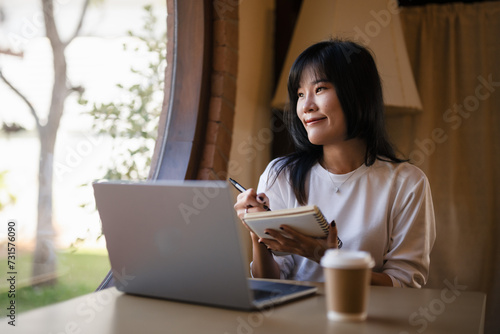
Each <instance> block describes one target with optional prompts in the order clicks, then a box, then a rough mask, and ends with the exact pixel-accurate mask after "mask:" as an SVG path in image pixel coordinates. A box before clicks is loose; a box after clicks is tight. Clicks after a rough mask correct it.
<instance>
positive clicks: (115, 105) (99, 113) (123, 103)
mask: <svg viewBox="0 0 500 334" xmlns="http://www.w3.org/2000/svg"><path fill="white" fill-rule="evenodd" d="M144 11H145V17H144V25H143V31H142V32H140V33H135V32H132V31H129V32H128V34H129V36H130V37H133V38H134V39H135V40H136V41H137V43H133V44H134V45H133V46H131V45H127V44H124V45H123V48H124V51H125V52H127V51H129V52H134V53H135V54H137V56H141V57H142V58H145V57H144V56H147V58H148V59H149V63H148V64H147V67H145V68H142V69H136V68H130V71H131V72H132V73H133V74H134V75H135V77H136V79H137V81H136V83H135V84H132V85H128V86H126V85H123V84H117V85H116V86H117V87H118V89H119V90H120V91H121V94H120V99H119V100H117V101H113V102H106V103H93V104H92V110H90V111H88V112H87V114H89V115H90V116H91V117H92V118H93V119H94V124H93V130H94V131H96V132H97V133H98V134H105V135H109V136H111V137H112V138H113V151H112V155H111V157H110V159H109V163H108V165H107V166H105V168H106V169H107V171H106V175H105V176H104V178H105V179H110V180H112V179H115V180H116V179H118V180H138V179H145V178H147V175H148V173H149V166H150V164H151V157H152V151H153V149H154V143H155V141H156V137H157V133H158V122H159V116H160V112H161V105H162V98H163V80H164V69H165V66H166V60H165V56H166V31H165V29H162V32H161V33H158V32H157V31H158V27H157V24H158V19H157V18H156V17H155V16H154V13H153V8H152V6H145V7H144ZM131 44H132V43H131ZM79 102H80V104H82V105H85V106H87V105H88V104H89V102H88V101H86V100H84V99H82V98H81V99H80V101H79Z"/></svg>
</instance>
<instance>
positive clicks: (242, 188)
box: [229, 178, 271, 211]
mask: <svg viewBox="0 0 500 334" xmlns="http://www.w3.org/2000/svg"><path fill="white" fill-rule="evenodd" d="M229 182H231V184H232V185H233V186H234V187H235V188H236V189H238V191H239V192H240V193H242V192H244V191H246V189H245V187H243V186H242V185H241V184H239V183H238V182H236V181H235V180H233V179H232V178H229ZM263 207H264V209H266V210H267V211H271V209H269V207H268V206H267V205H265V204H263Z"/></svg>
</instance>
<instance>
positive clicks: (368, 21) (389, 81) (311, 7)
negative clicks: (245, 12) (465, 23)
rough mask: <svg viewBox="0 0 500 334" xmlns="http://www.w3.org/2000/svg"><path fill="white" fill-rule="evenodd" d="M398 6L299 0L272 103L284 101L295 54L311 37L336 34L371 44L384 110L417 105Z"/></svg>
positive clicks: (376, 0)
mask: <svg viewBox="0 0 500 334" xmlns="http://www.w3.org/2000/svg"><path fill="white" fill-rule="evenodd" d="M399 10H400V9H399V7H398V3H397V1H396V0H389V1H388V0H304V1H303V3H302V7H301V10H300V13H299V17H298V20H297V24H296V25H295V30H294V33H293V37H292V40H291V43H290V46H289V49H288V53H287V56H286V59H285V63H284V66H283V69H282V72H281V75H280V78H279V81H278V86H277V87H276V92H275V95H274V98H273V100H272V102H271V104H272V106H273V107H274V108H278V109H283V108H284V106H285V104H286V103H287V101H288V93H287V81H288V73H289V70H290V68H291V67H292V64H293V62H294V61H295V59H296V58H297V56H298V55H299V54H300V53H301V52H302V51H303V50H305V49H306V48H307V47H308V46H310V45H312V44H314V43H317V42H320V41H322V40H327V39H329V38H332V37H333V38H335V37H338V38H345V39H349V40H353V41H356V42H358V43H360V44H361V45H364V46H366V47H368V48H369V49H371V50H372V52H373V54H374V56H375V62H376V64H377V68H378V71H379V73H380V77H381V79H382V89H383V94H384V104H385V107H386V112H387V113H389V114H397V113H414V112H418V111H421V110H422V103H421V102H420V97H419V95H418V92H417V88H416V85H415V80H414V78H413V73H412V71H411V67H410V62H409V59H408V53H407V51H406V46H405V41H404V37H403V31H402V28H401V21H400V18H399Z"/></svg>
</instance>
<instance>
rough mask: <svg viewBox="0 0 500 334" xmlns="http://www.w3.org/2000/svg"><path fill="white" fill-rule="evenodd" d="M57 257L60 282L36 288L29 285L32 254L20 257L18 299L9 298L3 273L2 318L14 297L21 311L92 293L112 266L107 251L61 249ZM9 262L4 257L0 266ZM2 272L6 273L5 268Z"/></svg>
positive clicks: (17, 276) (17, 264) (0, 307)
mask: <svg viewBox="0 0 500 334" xmlns="http://www.w3.org/2000/svg"><path fill="white" fill-rule="evenodd" d="M57 256H58V269H57V270H58V275H59V276H58V281H57V284H55V285H54V286H50V287H36V288H33V287H31V286H30V285H29V281H30V272H31V259H32V256H31V254H21V255H20V256H18V257H17V259H16V272H17V275H16V293H15V298H9V296H8V290H9V289H8V286H7V285H8V282H7V281H6V278H3V277H5V276H3V275H2V280H1V282H0V317H1V318H4V317H5V316H6V311H7V309H6V308H7V307H8V305H9V303H10V301H11V300H12V299H14V300H15V304H16V312H17V313H21V312H25V311H28V310H31V309H33V308H37V307H40V306H45V305H49V304H53V303H57V302H60V301H64V300H67V299H70V298H74V297H77V296H80V295H83V294H86V293H89V292H92V291H94V290H95V289H96V288H97V286H98V285H99V283H100V282H101V281H102V280H103V278H104V277H105V276H106V273H107V272H108V271H109V269H110V265H109V260H108V256H107V253H106V251H105V250H100V251H85V250H78V251H76V252H69V251H68V252H66V251H62V252H59V253H58V254H57ZM6 261H7V260H6V259H2V260H1V263H2V265H1V267H4V268H6V267H7V264H6ZM2 271H5V270H2ZM2 274H6V271H5V272H3V273H2ZM7 278H8V277H7Z"/></svg>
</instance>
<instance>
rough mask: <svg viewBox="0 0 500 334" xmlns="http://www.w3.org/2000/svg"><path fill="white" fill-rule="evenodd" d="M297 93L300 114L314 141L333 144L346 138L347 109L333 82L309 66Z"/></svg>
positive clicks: (309, 135)
mask: <svg viewBox="0 0 500 334" xmlns="http://www.w3.org/2000/svg"><path fill="white" fill-rule="evenodd" d="M297 96H298V100H297V116H298V117H299V119H300V120H301V121H302V124H303V125H304V128H305V129H306V131H307V136H308V138H309V141H310V142H311V143H313V144H315V145H332V144H336V143H340V142H342V141H344V140H345V138H346V135H347V127H346V123H345V118H344V112H343V111H342V107H341V105H340V102H339V100H338V98H337V92H336V90H335V87H334V86H333V84H332V83H331V82H329V81H327V80H326V79H324V78H321V77H319V76H318V75H317V74H316V73H315V72H314V71H313V70H312V69H310V68H306V69H305V70H304V72H303V73H302V77H301V80H300V87H299V89H298V91H297Z"/></svg>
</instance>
